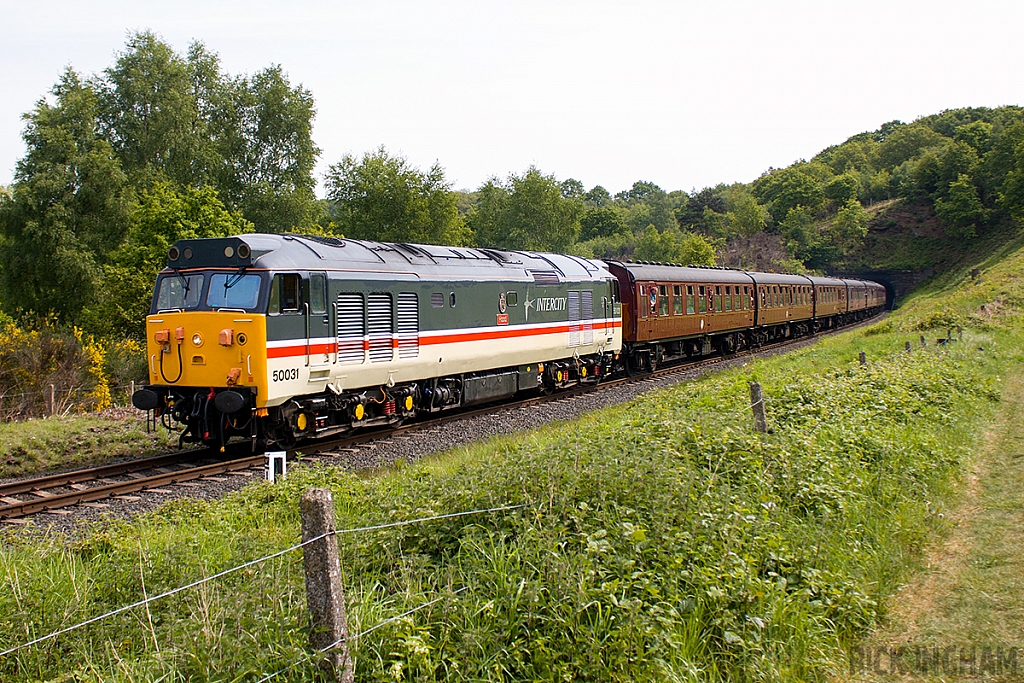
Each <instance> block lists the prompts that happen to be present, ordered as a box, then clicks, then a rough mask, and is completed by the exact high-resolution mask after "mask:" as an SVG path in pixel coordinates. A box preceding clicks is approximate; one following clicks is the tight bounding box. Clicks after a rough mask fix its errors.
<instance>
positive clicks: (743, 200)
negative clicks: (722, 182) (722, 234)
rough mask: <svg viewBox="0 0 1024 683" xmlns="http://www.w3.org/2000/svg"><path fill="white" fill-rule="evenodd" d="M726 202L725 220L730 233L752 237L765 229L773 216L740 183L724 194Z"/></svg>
mask: <svg viewBox="0 0 1024 683" xmlns="http://www.w3.org/2000/svg"><path fill="white" fill-rule="evenodd" d="M723 198H724V200H725V209H726V213H725V220H726V224H727V225H728V232H729V233H730V234H731V235H733V234H738V235H742V236H743V237H751V236H753V235H755V234H756V233H758V232H760V231H762V230H764V229H765V227H766V226H767V225H768V220H769V219H770V218H771V215H770V214H769V213H768V209H767V208H766V207H764V206H762V205H761V204H759V203H758V201H757V199H756V198H755V197H754V195H752V194H751V193H750V191H749V190H748V189H747V188H746V187H745V186H743V185H740V184H739V183H737V184H735V185H732V186H731V187H729V188H728V189H726V190H725V191H724V192H723Z"/></svg>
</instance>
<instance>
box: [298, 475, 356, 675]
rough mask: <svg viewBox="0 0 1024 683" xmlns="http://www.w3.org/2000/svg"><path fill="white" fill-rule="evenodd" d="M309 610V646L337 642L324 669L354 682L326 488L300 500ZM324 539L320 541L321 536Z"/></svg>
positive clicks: (334, 537)
mask: <svg viewBox="0 0 1024 683" xmlns="http://www.w3.org/2000/svg"><path fill="white" fill-rule="evenodd" d="M299 513H300V515H301V517H302V541H303V543H305V542H306V541H309V540H310V539H314V538H315V539H317V540H315V541H313V542H312V543H310V544H309V545H306V546H303V553H302V554H303V562H304V564H305V569H306V604H307V605H308V607H309V615H310V629H309V644H310V646H311V647H312V648H313V649H314V650H322V649H324V648H326V647H328V646H330V645H332V644H334V643H337V645H334V647H332V648H331V649H329V650H328V651H327V653H326V655H327V656H326V658H325V659H324V660H323V661H322V662H321V666H322V667H323V668H324V669H325V670H326V671H327V673H328V674H329V675H331V676H332V677H333V678H334V680H337V681H338V682H339V683H352V680H353V676H354V671H353V665H352V658H351V656H350V655H349V649H348V619H347V618H346V616H345V595H344V593H343V592H342V585H341V562H340V561H339V559H338V539H337V537H336V536H335V535H334V501H333V499H332V498H331V492H330V491H328V490H326V489H309V490H308V491H306V492H305V493H303V494H302V498H301V499H300V500H299ZM321 536H322V538H318V537H321Z"/></svg>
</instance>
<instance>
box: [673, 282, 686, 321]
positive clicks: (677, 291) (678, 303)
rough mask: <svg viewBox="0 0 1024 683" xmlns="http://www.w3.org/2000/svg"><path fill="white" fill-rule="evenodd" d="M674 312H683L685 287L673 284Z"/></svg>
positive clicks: (676, 313) (677, 313)
mask: <svg viewBox="0 0 1024 683" xmlns="http://www.w3.org/2000/svg"><path fill="white" fill-rule="evenodd" d="M672 314H673V315H682V314H683V288H682V287H681V286H680V285H672Z"/></svg>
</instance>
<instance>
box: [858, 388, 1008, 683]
mask: <svg viewBox="0 0 1024 683" xmlns="http://www.w3.org/2000/svg"><path fill="white" fill-rule="evenodd" d="M948 519H949V521H951V522H952V523H953V530H952V532H951V533H950V535H949V536H948V537H947V538H946V539H945V540H944V542H943V543H942V544H941V545H940V546H937V547H935V548H933V549H931V550H930V551H929V553H928V555H927V559H926V564H925V568H924V570H923V571H921V572H920V573H919V574H918V575H917V576H915V577H914V578H913V579H912V580H911V582H910V583H909V585H907V586H906V587H905V588H904V589H903V590H902V591H900V593H899V594H898V595H896V596H895V597H894V598H893V600H892V612H891V614H890V619H889V624H888V626H887V628H885V629H883V630H879V631H878V632H876V633H874V634H872V636H871V637H870V638H868V639H867V640H866V641H865V643H864V644H863V645H862V646H861V647H859V648H856V649H855V650H854V651H853V652H851V654H850V669H851V672H850V674H849V675H848V677H846V678H845V679H844V680H847V681H868V682H875V681H953V680H985V681H1024V375H1022V374H1015V375H1013V376H1010V377H1004V378H1003V401H1002V404H1001V407H1000V410H999V413H998V415H997V417H996V419H995V421H994V422H993V423H992V424H991V425H990V426H989V428H988V430H987V432H986V434H985V438H984V441H983V442H982V448H981V452H980V453H979V455H978V458H977V459H976V461H975V464H974V466H973V468H972V470H971V472H970V473H969V475H968V480H967V482H966V491H965V495H964V499H963V500H962V501H961V504H960V507H959V508H958V509H957V510H955V511H953V512H952V513H950V514H949V515H948Z"/></svg>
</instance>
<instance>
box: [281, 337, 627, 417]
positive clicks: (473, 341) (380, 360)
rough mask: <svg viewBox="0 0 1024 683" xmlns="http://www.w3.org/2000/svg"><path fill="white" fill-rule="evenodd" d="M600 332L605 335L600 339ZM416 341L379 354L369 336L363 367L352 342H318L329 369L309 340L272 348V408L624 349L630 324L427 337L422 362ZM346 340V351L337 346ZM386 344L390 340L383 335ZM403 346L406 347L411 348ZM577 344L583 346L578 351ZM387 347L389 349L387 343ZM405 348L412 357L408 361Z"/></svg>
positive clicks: (396, 341) (421, 340) (422, 340)
mask: <svg viewBox="0 0 1024 683" xmlns="http://www.w3.org/2000/svg"><path fill="white" fill-rule="evenodd" d="M584 323H589V324H586V325H584ZM574 328H575V329H576V332H575V335H576V337H580V338H582V340H588V341H589V342H590V343H588V344H580V343H579V340H576V339H574V333H573V329H574ZM595 331H599V332H602V333H601V334H595ZM414 336H415V335H411V334H408V333H406V334H403V335H401V338H399V335H393V338H392V339H389V340H388V341H389V342H390V345H389V346H388V348H389V349H390V353H388V354H384V353H382V352H380V351H378V352H377V353H376V354H375V355H373V356H371V355H370V344H371V342H372V341H373V340H371V339H370V338H369V335H367V336H365V337H364V338H363V339H361V340H359V343H360V345H361V346H362V348H361V349H360V351H359V356H360V360H356V361H354V358H355V354H354V353H353V352H352V351H351V350H348V349H347V347H346V346H345V344H346V343H347V342H346V340H343V339H339V340H335V339H332V338H329V337H320V338H315V339H310V340H309V345H308V348H309V349H310V355H311V356H312V355H313V354H314V353H319V354H321V356H320V358H319V361H320V362H321V363H323V362H326V363H327V364H326V365H323V364H320V365H315V364H309V365H307V357H306V349H307V345H306V343H305V341H306V340H304V339H302V340H285V341H274V342H268V343H267V347H268V348H267V356H268V358H267V377H268V381H269V387H270V388H269V395H268V401H267V405H268V406H274V405H279V404H280V403H282V402H283V401H284V400H285V399H288V398H291V397H293V396H296V395H303V394H310V393H316V392H319V391H323V390H325V389H328V388H329V389H331V390H333V391H335V392H338V393H340V392H342V391H347V390H351V389H355V388H360V387H371V386H380V385H389V384H394V383H402V382H411V381H415V380H420V379H427V378H429V377H437V376H441V375H451V374H460V373H466V372H479V371H483V370H491V369H494V368H496V367H505V366H516V365H523V364H528V363H539V362H544V361H551V360H558V359H561V358H567V357H571V356H573V355H581V356H585V355H590V354H596V353H603V352H607V351H618V350H619V349H621V347H622V320H621V318H604V319H600V318H599V319H593V320H591V321H575V322H574V323H569V322H567V321H562V322H552V323H541V324H531V325H515V326H507V327H506V326H496V327H483V328H481V327H477V328H464V329H456V330H440V331H433V332H421V333H420V334H419V335H418V345H417V346H416V347H415V348H416V351H417V354H416V355H415V356H413V355H412V353H411V349H412V348H413V347H412V344H411V341H412V339H413V337H414ZM338 341H340V342H341V346H336V343H337V342H338ZM349 341H355V340H349ZM380 341H381V342H383V341H385V340H384V338H383V336H381V339H380ZM403 341H404V342H406V345H405V346H404V347H403ZM574 341H575V342H576V346H570V344H572V343H574ZM297 342H298V343H297ZM510 342H511V343H510ZM335 348H338V349H339V351H338V360H337V362H334V358H333V353H334V349H335ZM380 348H384V345H383V344H381V345H380ZM403 349H404V350H405V352H406V355H405V356H404V357H403V355H402V353H403ZM324 356H326V358H325V357H324ZM353 361H354V362H353Z"/></svg>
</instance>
